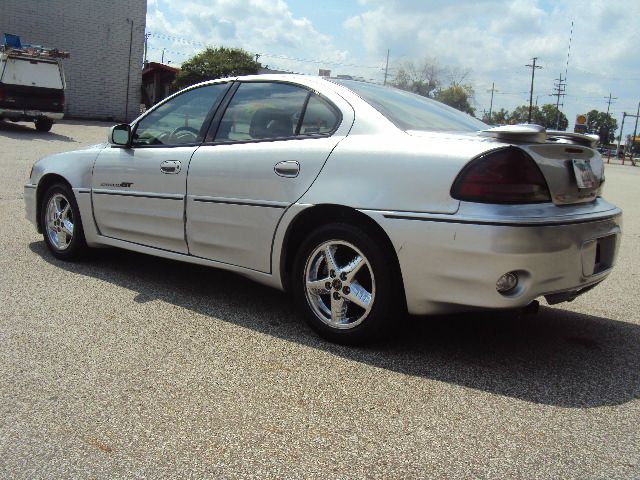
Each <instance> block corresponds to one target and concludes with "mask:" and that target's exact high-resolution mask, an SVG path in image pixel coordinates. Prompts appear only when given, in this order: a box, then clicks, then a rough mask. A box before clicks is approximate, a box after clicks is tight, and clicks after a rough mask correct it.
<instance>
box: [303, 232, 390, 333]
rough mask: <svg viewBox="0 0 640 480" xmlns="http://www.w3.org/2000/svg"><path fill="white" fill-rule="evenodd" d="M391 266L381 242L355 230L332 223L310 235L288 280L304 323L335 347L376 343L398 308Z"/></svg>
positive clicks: (388, 326)
mask: <svg viewBox="0 0 640 480" xmlns="http://www.w3.org/2000/svg"><path fill="white" fill-rule="evenodd" d="M329 254H330V255H329ZM358 258H360V259H361V261H360V262H359V263H358V262H357V259H358ZM332 259H333V260H332ZM390 263H391V262H390V261H389V258H388V255H386V254H385V251H384V249H383V248H382V247H381V246H380V242H376V241H375V239H374V238H373V237H372V236H371V235H369V234H368V233H367V232H365V231H364V230H362V229H360V228H357V227H354V226H352V225H347V224H344V223H334V224H329V225H326V226H323V227H320V228H318V229H317V230H315V231H314V232H312V233H311V234H310V235H309V236H308V237H307V238H306V239H305V241H304V242H303V243H302V245H301V247H300V248H299V250H298V252H297V254H296V259H295V261H294V267H293V272H292V275H293V278H292V282H291V287H292V292H293V295H294V298H295V301H296V304H297V305H298V308H299V309H300V310H301V312H302V313H303V315H304V318H305V320H306V321H307V323H308V325H309V326H310V327H311V328H312V329H313V330H314V331H315V332H316V333H318V334H319V335H320V336H321V337H323V338H325V339H327V340H329V341H331V342H335V343H342V344H348V345H361V344H364V343H368V342H371V341H374V340H376V339H379V338H380V337H381V336H382V335H383V334H384V333H385V332H386V331H387V330H388V329H389V328H390V326H391V320H392V318H391V317H392V308H394V306H397V307H398V311H401V310H402V309H401V308H400V302H395V299H396V296H397V295H396V292H397V291H398V289H397V288H395V287H396V285H397V284H396V283H395V282H396V280H397V279H396V278H395V273H394V272H395V270H394V269H393V268H392V267H391V265H390ZM332 265H333V268H332V267H331V266H332ZM356 265H358V266H357V267H356ZM332 270H333V271H332ZM327 287H330V288H327Z"/></svg>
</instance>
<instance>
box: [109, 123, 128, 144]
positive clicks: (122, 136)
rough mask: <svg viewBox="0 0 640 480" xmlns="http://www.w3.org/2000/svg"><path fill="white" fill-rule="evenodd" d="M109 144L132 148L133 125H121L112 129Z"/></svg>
mask: <svg viewBox="0 0 640 480" xmlns="http://www.w3.org/2000/svg"><path fill="white" fill-rule="evenodd" d="M109 143H110V144H111V145H116V146H119V147H129V146H131V125H129V124H128V123H121V124H120V125H115V126H113V127H111V130H109Z"/></svg>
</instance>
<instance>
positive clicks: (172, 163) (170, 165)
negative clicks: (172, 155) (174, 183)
mask: <svg viewBox="0 0 640 480" xmlns="http://www.w3.org/2000/svg"><path fill="white" fill-rule="evenodd" d="M180 168H181V166H180V160H166V161H164V162H162V163H161V164H160V171H161V172H162V173H168V174H176V173H180Z"/></svg>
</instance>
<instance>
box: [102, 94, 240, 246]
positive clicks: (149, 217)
mask: <svg viewBox="0 0 640 480" xmlns="http://www.w3.org/2000/svg"><path fill="white" fill-rule="evenodd" d="M228 88H229V84H228V83H218V84H213V85H206V86H203V87H197V88H193V89H191V90H188V91H186V92H184V93H181V94H180V95H178V96H176V97H173V98H171V99H170V100H168V101H167V102H165V103H163V104H161V105H160V106H159V107H158V108H156V109H154V110H152V111H151V112H150V113H149V114H148V115H146V116H145V117H143V118H142V119H141V120H140V121H139V122H138V123H137V124H136V125H135V126H134V134H133V144H132V146H131V148H120V147H115V146H112V147H111V148H106V149H104V150H102V152H101V153H100V155H99V156H98V158H97V160H96V163H95V166H94V170H93V179H92V199H93V209H94V216H95V219H96V222H97V225H98V228H99V230H100V233H101V234H102V235H105V236H108V237H112V238H116V239H119V240H125V241H128V242H133V243H137V244H141V245H146V246H151V247H155V248H160V249H163V250H170V251H172V252H179V253H188V249H187V243H186V241H185V231H184V208H185V207H184V205H185V204H184V201H185V193H186V181H187V170H188V168H189V161H190V160H191V156H192V155H193V152H194V151H195V150H196V148H197V147H198V145H200V144H201V142H202V139H203V138H204V135H205V133H206V131H207V128H208V126H209V123H210V121H211V118H212V116H213V112H214V111H215V108H216V107H217V105H219V103H220V101H221V100H222V98H223V97H224V94H225V93H226V91H227V90H228Z"/></svg>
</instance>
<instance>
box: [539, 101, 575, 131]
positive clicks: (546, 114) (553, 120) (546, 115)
mask: <svg viewBox="0 0 640 480" xmlns="http://www.w3.org/2000/svg"><path fill="white" fill-rule="evenodd" d="M558 115H560V117H559V118H558ZM539 120H540V123H539V125H542V126H543V127H545V128H546V129H547V130H563V131H564V130H566V129H567V127H568V126H569V120H567V116H566V115H565V114H564V113H562V112H560V111H559V110H558V109H557V108H556V106H555V105H553V104H551V103H547V104H545V105H543V106H542V108H541V109H540V117H539ZM556 125H557V128H556Z"/></svg>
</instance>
